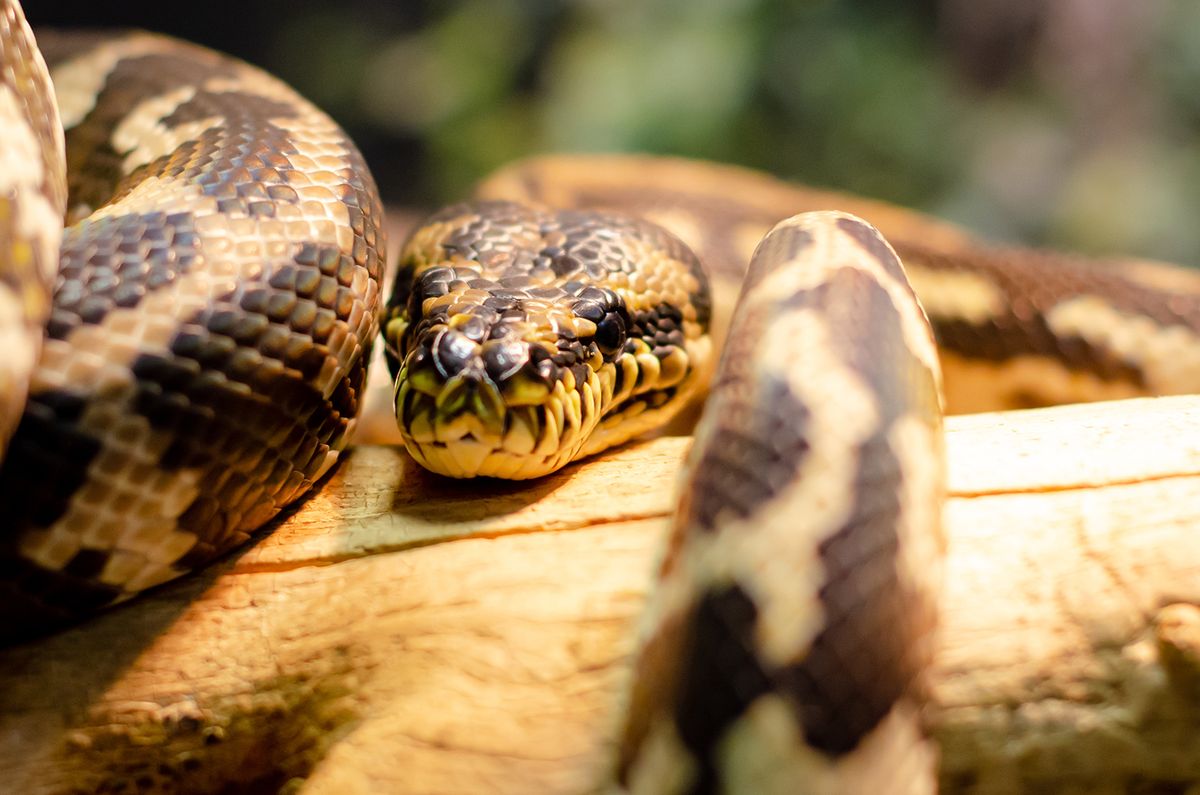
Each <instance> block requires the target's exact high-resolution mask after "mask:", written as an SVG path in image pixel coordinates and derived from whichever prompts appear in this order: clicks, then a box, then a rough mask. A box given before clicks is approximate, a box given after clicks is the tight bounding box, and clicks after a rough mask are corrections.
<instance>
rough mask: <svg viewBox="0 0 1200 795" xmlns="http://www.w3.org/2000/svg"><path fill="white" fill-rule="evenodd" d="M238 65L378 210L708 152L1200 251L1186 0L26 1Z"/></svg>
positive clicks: (1199, 84)
mask: <svg viewBox="0 0 1200 795" xmlns="http://www.w3.org/2000/svg"><path fill="white" fill-rule="evenodd" d="M26 12H27V14H28V16H29V18H30V20H31V21H32V22H33V23H34V24H35V25H56V26H64V25H69V26H110V27H112V26H116V27H120V26H137V27H143V28H147V29H151V30H159V31H164V32H169V33H173V34H175V35H178V36H182V37H184V38H188V39H192V40H194V41H198V42H200V43H203V44H207V45H209V46H212V47H215V48H218V49H221V50H225V51H227V52H230V53H233V54H235V55H238V56H240V57H242V58H245V59H246V60H249V61H251V62H253V63H256V64H259V65H261V66H263V67H265V68H266V69H268V70H269V71H271V72H274V73H275V74H277V75H279V76H281V77H283V78H284V79H285V80H287V81H288V82H290V83H291V84H292V85H294V86H295V87H296V88H297V89H299V90H300V91H301V92H302V93H304V94H305V95H307V96H308V97H309V98H311V99H312V100H314V101H315V102H317V103H318V104H319V105H321V106H322V107H324V108H325V109H326V110H327V111H329V112H330V113H331V114H332V115H333V116H334V117H335V118H337V119H338V121H339V122H341V123H342V125H343V126H345V127H346V128H347V129H348V130H349V131H350V133H351V135H352V136H353V137H354V138H355V140H356V141H357V142H358V143H359V145H360V146H361V147H362V148H363V150H364V152H365V153H366V155H367V158H368V161H369V162H370V163H371V165H372V168H373V170H374V171H375V174H376V177H377V179H378V181H379V183H380V185H381V187H382V189H383V191H384V193H385V196H386V198H387V199H388V200H389V201H392V202H399V203H404V204H413V205H421V206H430V205H433V204H436V203H438V202H442V201H446V200H449V199H453V198H455V197H457V196H460V195H461V194H462V193H463V192H464V191H465V190H466V188H467V186H469V185H470V184H471V182H473V181H474V180H475V179H477V178H479V177H480V176H481V175H483V174H485V173H486V172H487V171H488V170H490V169H492V168H494V167H495V166H497V165H499V164H500V163H503V162H505V161H507V160H510V159H512V158H514V157H518V156H520V155H523V154H528V153H531V152H537V151H548V150H640V151H653V152H668V153H676V154H683V155H692V156H697V157H708V158H716V159H721V160H728V161H733V162H738V163H744V164H747V165H752V166H756V167H759V168H765V169H768V170H770V171H773V172H775V173H777V174H779V175H782V176H786V177H790V178H794V179H799V180H803V181H806V182H810V183H814V184H819V185H824V186H830V187H836V188H841V189H845V190H850V191H855V192H859V193H864V194H868V195H873V196H878V197H881V198H885V199H890V200H893V201H897V202H901V203H904V204H908V205H911V206H915V207H919V208H922V209H926V210H929V211H931V212H934V213H937V214H940V215H943V216H946V217H949V218H951V219H954V220H957V221H960V222H963V223H966V224H968V225H970V226H972V227H974V228H976V229H978V230H980V231H981V232H983V233H985V234H987V235H990V236H992V237H995V238H1001V239H1007V240H1023V241H1028V242H1037V243H1050V244H1054V245H1060V246H1066V247H1073V248H1079V249H1083V250H1086V251H1092V252H1126V253H1138V254H1143V255H1147V256H1158V257H1163V258H1169V259H1176V260H1180V261H1185V262H1189V263H1192V262H1198V261H1200V223H1197V219H1198V218H1200V4H1197V3H1191V2H1188V0H1138V2H1129V0H1055V2H1042V0H920V1H919V2H909V3H903V2H899V3H898V2H883V1H882V0H812V1H811V2H780V1H779V0H775V1H772V0H724V1H722V0H678V1H677V2H676V1H671V2H668V1H666V0H663V1H662V2H639V1H638V0H576V2H552V1H551V0H541V1H540V2H506V1H505V0H500V1H499V2H492V1H485V0H459V1H450V0H447V1H446V2H394V3H392V2H384V1H383V0H343V2H338V3H330V2H315V1H314V0H295V1H294V2H279V0H258V1H248V2H243V3H236V4H235V3H204V2H195V1H194V0H189V2H165V1H163V0H160V1H159V2H121V3H95V2H93V3H83V2H55V1H54V0H45V1H44V2H29V3H28V4H27V7H26Z"/></svg>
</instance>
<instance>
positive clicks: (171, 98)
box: [0, 2, 383, 637]
mask: <svg viewBox="0 0 1200 795" xmlns="http://www.w3.org/2000/svg"><path fill="white" fill-rule="evenodd" d="M3 12H4V24H5V27H4V29H3V34H4V36H3V43H2V44H0V46H2V47H3V54H4V57H5V67H6V69H5V76H6V78H7V91H6V93H4V94H3V96H5V97H10V100H11V96H18V97H20V96H30V95H29V89H30V86H31V83H32V84H33V85H40V86H41V87H43V88H44V86H45V80H44V79H42V80H33V81H31V80H30V79H29V78H28V77H25V76H23V75H22V74H20V73H18V72H16V71H14V68H15V66H16V65H18V64H20V65H21V66H20V67H19V68H25V69H30V70H32V69H33V67H34V66H36V65H38V61H37V59H22V58H19V57H18V56H20V55H22V54H23V53H26V52H32V49H33V48H32V39H30V38H29V32H28V30H27V29H26V28H25V25H24V20H23V18H22V16H21V12H20V9H19V7H17V6H16V5H15V4H14V3H11V2H6V3H4V4H3ZM39 43H40V44H41V47H42V51H43V53H45V55H46V60H47V61H48V62H49V64H50V66H51V69H52V72H53V77H54V82H55V89H56V93H57V98H58V108H59V112H60V113H61V116H62V126H63V128H65V130H66V148H65V163H66V164H67V165H68V166H69V168H68V173H69V179H68V181H67V182H66V183H64V184H61V185H60V184H59V183H58V182H57V181H56V180H57V177H56V175H61V174H62V172H63V162H64V153H63V151H62V149H61V145H62V141H61V137H60V138H59V139H58V140H57V141H56V140H55V139H54V137H53V136H51V137H49V138H48V139H43V140H47V141H49V142H52V143H47V144H45V145H44V147H43V149H42V150H41V152H42V154H43V158H42V166H41V172H40V173H41V177H40V179H41V180H42V181H43V182H44V183H45V184H46V185H48V186H51V187H47V188H45V189H43V190H41V191H39V192H37V193H35V194H34V196H35V198H36V199H37V201H36V202H32V200H30V199H27V198H25V193H27V191H26V192H18V191H17V188H24V187H25V186H22V185H15V186H14V185H10V186H9V189H10V191H12V194H13V195H20V196H21V197H22V198H20V199H19V200H17V201H19V202H20V203H19V204H17V205H15V210H14V211H13V213H12V217H14V218H15V219H16V223H15V224H14V229H12V230H10V231H13V232H15V233H16V234H14V236H13V237H11V238H10V239H9V240H8V242H6V244H5V248H4V251H5V253H6V254H7V255H8V256H9V257H11V261H10V263H8V264H11V263H13V262H15V263H16V264H20V263H21V262H22V261H23V260H24V259H27V252H28V251H29V250H31V249H32V250H33V251H36V252H37V257H38V262H40V263H41V264H42V265H43V266H44V263H45V258H46V257H47V256H48V255H47V254H46V253H45V252H46V250H48V249H49V247H50V240H51V237H52V236H53V235H57V234H58V232H57V231H55V232H54V233H48V232H42V231H39V232H38V233H37V234H38V236H37V237H34V238H26V237H24V236H22V233H23V232H24V231H25V229H27V228H35V229H36V228H38V227H36V225H35V223H34V222H35V221H43V222H44V221H45V220H46V219H47V218H49V219H51V220H53V221H54V228H55V230H61V228H62V223H61V220H60V219H61V217H62V215H63V200H64V190H63V189H64V188H69V191H67V193H68V194H69V203H70V208H69V217H71V218H78V219H79V220H77V221H76V222H75V223H73V224H72V225H71V226H69V227H68V228H67V229H66V231H65V232H64V233H62V247H61V253H60V254H58V260H59V267H58V272H57V280H56V281H55V282H54V293H53V301H52V302H47V301H46V300H45V299H44V298H43V297H42V295H41V294H38V293H36V292H34V290H33V285H32V283H29V282H22V285H23V286H22V287H19V288H15V289H14V288H13V287H12V286H11V285H12V284H13V283H14V282H15V279H16V278H17V276H18V275H19V274H16V273H15V272H14V273H12V274H6V275H5V278H6V284H7V285H10V286H9V287H8V290H7V291H6V292H5V293H4V296H5V299H4V300H6V301H8V302H9V303H10V304H12V305H13V306H14V307H17V308H21V307H23V308H24V309H25V315H26V316H27V317H28V318H30V321H29V322H34V321H36V322H39V323H40V322H42V321H45V324H46V325H45V334H44V340H43V341H42V347H41V354H40V358H39V360H38V362H37V364H36V366H35V367H34V368H33V370H32V373H31V375H30V376H29V395H28V400H27V401H26V403H25V406H24V411H23V413H22V414H20V419H19V421H18V422H16V425H15V430H14V431H13V433H12V437H11V439H10V440H9V443H8V451H7V454H6V455H5V458H4V462H3V465H2V466H0V504H3V505H4V510H5V532H4V533H3V534H2V535H0V593H2V594H3V597H2V598H0V627H3V630H4V634H5V635H6V636H9V637H12V636H14V635H21V634H26V633H28V632H37V631H44V629H45V628H46V627H47V626H48V625H50V624H51V623H52V622H54V621H55V620H61V619H63V618H65V617H69V616H72V615H78V614H80V613H84V612H87V611H89V610H93V609H95V608H97V607H100V606H103V605H106V604H109V603H112V602H114V601H118V600H121V599H123V598H126V597H127V596H130V595H132V594H135V593H137V592H139V591H141V590H144V589H145V588H147V587H150V586H152V585H155V584H158V583H161V582H163V581H165V580H168V579H171V578H173V577H176V576H178V575H179V574H181V573H183V572H186V571H189V570H192V569H194V568H195V567H197V566H199V565H201V564H203V563H204V562H206V561H208V560H211V559H212V558H213V557H215V556H216V555H218V554H220V553H221V552H223V551H226V550H228V549H230V548H232V547H233V546H235V545H237V544H239V543H241V542H242V541H244V540H245V539H246V538H247V537H248V534H249V533H250V531H252V530H253V529H255V528H257V527H258V526H260V525H261V524H262V523H263V522H265V521H266V520H267V519H270V518H271V517H272V516H274V515H275V514H276V513H277V512H278V511H279V510H280V509H281V508H283V507H284V506H285V505H287V504H288V503H289V502H290V501H292V500H294V499H296V498H297V497H299V496H300V495H302V494H303V493H304V492H305V491H306V490H308V488H309V487H310V486H311V485H312V483H313V482H314V481H316V480H317V479H318V478H319V477H320V476H321V474H322V473H323V472H325V471H326V470H327V469H328V468H329V466H330V465H332V463H333V462H334V460H335V459H336V457H337V452H338V450H340V449H341V448H342V447H343V446H344V444H345V442H346V439H347V438H348V435H349V433H350V431H351V430H352V428H353V425H354V418H355V416H356V414H357V412H358V408H359V400H360V391H361V388H362V385H363V380H364V377H365V367H366V361H367V355H366V354H367V351H368V349H369V347H370V345H371V341H372V338H373V337H374V334H375V332H376V328H377V305H378V301H379V278H380V275H381V273H382V270H383V261H382V260H383V241H382V238H381V236H380V232H379V227H378V224H379V221H380V216H381V209H380V204H379V199H378V196H377V194H376V190H375V187H374V184H373V183H372V180H371V177H370V174H369V173H368V172H367V169H366V167H365V165H364V164H363V162H362V160H361V158H360V156H359V154H358V152H357V151H356V150H355V148H354V146H353V144H351V143H350V141H349V140H348V139H347V138H346V136H345V134H344V133H342V131H341V130H340V129H338V127H337V126H336V125H335V124H334V123H333V122H332V121H330V119H329V118H328V117H326V116H325V115H324V114H322V113H321V112H320V111H318V110H317V109H315V108H314V107H313V106H312V105H310V104H309V103H307V102H306V101H304V100H303V99H301V98H300V97H298V96H297V95H296V94H295V93H293V92H292V91H291V90H290V89H288V88H287V87H286V86H284V85H283V84H281V83H279V82H278V81H276V80H275V79H273V78H271V77H268V76H267V75H265V74H263V73H262V72H259V71H258V70H256V69H253V68H251V67H249V66H247V65H245V64H242V63H239V62H236V61H233V60H232V59H229V58H224V57H221V56H217V55H216V54H214V53H211V52H209V51H207V50H203V49H200V48H197V47H193V46H190V45H185V44H182V43H180V42H177V41H173V40H169V39H166V38H163V37H159V36H151V35H148V34H139V33H134V34H128V35H122V36H115V37H114V36H95V35H84V34H78V35H61V36H43V37H42V38H41V39H40V41H39ZM31 96H32V97H34V98H32V99H30V100H28V103H29V104H28V107H29V108H31V109H32V110H33V112H32V113H27V114H26V116H28V117H32V120H33V121H34V123H35V124H34V127H35V129H36V128H37V127H39V126H40V127H46V128H49V127H50V124H49V123H48V121H47V118H48V116H49V115H50V113H49V112H48V111H47V108H50V107H52V105H50V104H49V103H48V102H46V101H45V97H46V96H48V95H47V94H45V93H42V94H33V95H31ZM38 96H40V97H42V99H40V100H39V99H37V98H36V97H38ZM39 103H41V104H39ZM14 104H16V103H13V102H11V101H8V102H7V105H8V106H9V107H11V106H13V105H14ZM18 109H19V105H18ZM19 122H20V119H9V120H6V121H5V125H6V129H8V128H9V127H11V126H15V125H17V124H18V123H19ZM60 135H61V134H60ZM30 137H31V139H32V135H31V136H30ZM35 151H37V150H35ZM30 154H32V153H28V152H21V153H14V154H13V155H12V157H13V158H17V157H22V158H26V159H27V160H26V162H25V167H26V168H27V169H29V170H33V169H34V161H33V160H31V159H28V158H29V157H30ZM13 171H15V169H14V170H11V171H10V170H6V171H5V176H6V177H8V176H9V175H10V174H12V173H13ZM28 181H31V182H33V184H34V186H36V185H37V184H38V183H37V181H36V180H32V179H30V180H28ZM10 201H11V200H10ZM31 202H32V203H33V209H30V204H31ZM39 269H40V270H44V268H39ZM10 270H13V271H15V269H10ZM42 283H44V284H49V279H44V280H43V281H42ZM25 285H29V286H25ZM21 291H23V292H21ZM10 308H11V307H10ZM13 315H14V313H13V312H9V313H8V317H6V320H8V319H9V318H11V317H12V316H13ZM6 364H8V362H6ZM21 378H22V376H21V374H20V373H19V372H18V371H16V370H15V369H14V370H13V371H11V375H10V376H8V379H9V383H12V384H16V383H17V382H18V381H19V380H20V379H21ZM14 393H15V389H13V390H10V391H8V392H6V397H11V396H12V395H14ZM10 402H11V401H10ZM8 419H9V418H6V420H8ZM10 427H11V426H10Z"/></svg>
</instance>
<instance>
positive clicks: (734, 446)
mask: <svg viewBox="0 0 1200 795" xmlns="http://www.w3.org/2000/svg"><path fill="white" fill-rule="evenodd" d="M709 400H710V401H711V402H712V405H711V407H710V409H709V410H710V411H713V412H717V416H720V417H721V418H722V422H721V423H720V424H719V425H718V426H717V428H716V429H715V431H714V432H713V433H712V435H711V436H710V437H709V438H708V441H707V444H705V446H704V451H703V452H702V453H701V454H700V457H699V458H698V459H697V460H696V464H695V467H694V468H693V472H692V479H691V483H690V485H689V486H688V488H687V489H686V491H685V493H684V495H683V496H682V498H681V501H680V508H679V519H678V521H679V522H681V523H684V524H686V525H687V526H689V527H695V528H697V529H698V530H702V531H708V530H713V529H715V528H716V527H717V526H718V525H719V523H720V522H719V520H720V518H721V516H722V515H723V514H724V515H726V518H729V517H736V518H739V519H745V518H747V517H749V516H752V515H753V514H755V513H758V512H760V511H761V512H764V513H765V512H769V511H770V510H771V505H770V503H771V500H772V499H773V498H774V497H775V495H777V494H778V493H779V492H780V491H781V490H783V489H784V488H786V487H787V485H788V484H789V483H791V482H792V481H793V480H794V479H795V476H796V473H797V472H799V470H800V467H801V466H802V465H803V463H804V460H805V458H806V457H807V455H808V452H809V443H808V437H807V434H808V431H809V421H810V418H811V415H810V412H809V410H808V407H807V406H805V405H804V404H803V403H801V402H800V400H799V399H798V398H797V397H796V396H795V395H794V394H793V393H792V391H791V389H790V388H789V387H788V384H787V382H786V381H783V380H781V379H778V378H776V377H774V376H762V377H761V378H760V381H759V382H758V383H753V382H749V381H746V380H736V381H735V380H733V379H728V380H724V379H723V380H722V382H721V383H720V384H718V385H717V386H716V387H714V389H713V393H712V394H711V395H710V396H709Z"/></svg>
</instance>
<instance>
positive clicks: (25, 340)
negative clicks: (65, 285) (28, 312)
mask: <svg viewBox="0 0 1200 795" xmlns="http://www.w3.org/2000/svg"><path fill="white" fill-rule="evenodd" d="M40 336H41V332H40V330H34V329H30V328H29V327H28V326H27V325H26V321H25V307H24V305H23V304H22V303H21V300H20V298H19V297H18V296H16V295H14V294H13V292H12V291H11V290H9V289H8V286H7V285H0V351H3V352H4V367H3V368H0V386H5V387H6V391H3V392H0V395H2V396H3V397H4V399H5V400H6V401H7V400H8V399H9V398H10V397H15V398H16V400H17V402H19V401H20V399H21V398H20V397H19V396H16V395H15V394H14V393H13V392H10V391H7V389H8V388H10V385H8V384H6V383H4V380H3V379H4V376H5V375H7V374H16V373H20V374H21V378H22V379H24V378H25V377H27V375H28V373H29V372H30V371H32V370H33V365H34V351H35V350H36V346H35V345H34V344H33V343H34V342H36V340H37V338H38V337H40ZM22 389H23V387H22ZM22 394H24V393H23V392H22ZM0 416H2V415H0Z"/></svg>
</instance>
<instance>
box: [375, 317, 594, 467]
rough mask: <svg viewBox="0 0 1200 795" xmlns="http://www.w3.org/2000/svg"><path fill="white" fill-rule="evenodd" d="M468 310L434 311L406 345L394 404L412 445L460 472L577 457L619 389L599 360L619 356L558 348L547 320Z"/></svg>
mask: <svg viewBox="0 0 1200 795" xmlns="http://www.w3.org/2000/svg"><path fill="white" fill-rule="evenodd" d="M463 316H464V315H463V314H459V315H456V316H453V317H449V318H443V317H440V316H439V317H437V318H436V319H437V321H438V322H436V323H432V324H430V323H428V322H427V321H429V320H430V318H426V319H425V321H423V322H419V323H417V324H416V325H415V326H413V327H412V329H413V331H414V335H413V338H412V339H410V340H408V341H407V344H402V348H407V350H408V353H407V355H406V356H405V357H404V361H403V365H402V366H401V368H400V371H399V373H398V374H397V378H396V388H395V403H396V416H397V420H398V422H399V425H400V430H401V435H402V437H403V439H404V442H405V445H406V447H407V448H408V450H409V452H410V453H411V454H412V455H413V457H414V458H416V459H417V461H418V462H420V463H421V464H422V465H423V466H425V467H427V468H428V469H430V470H432V471H434V472H437V473H438V474H442V475H447V476H450V477H456V478H468V477H476V476H492V477H505V478H511V479H521V478H531V477H538V476H541V475H544V474H547V473H548V472H551V471H553V470H555V469H557V468H559V467H561V466H562V465H563V464H565V463H566V462H568V461H570V460H571V459H572V458H574V457H575V456H576V455H577V454H578V453H579V450H580V448H581V447H582V445H583V444H584V443H585V442H586V441H587V439H588V438H589V436H590V434H591V431H592V430H593V429H594V428H595V427H596V424H597V423H598V422H599V419H600V417H601V415H602V414H603V413H604V409H605V407H606V406H607V401H606V400H605V396H606V395H607V396H611V394H612V390H611V388H609V389H607V390H606V389H605V388H604V386H603V384H604V380H603V379H602V378H601V376H600V375H599V374H598V372H597V368H600V369H608V370H611V369H612V365H611V364H608V363H606V362H605V361H604V357H603V355H601V354H600V353H599V352H598V351H597V350H596V349H595V346H592V345H582V346H577V348H578V349H577V350H575V351H574V352H571V350H563V347H567V348H570V346H563V345H561V344H560V345H558V346H555V347H551V345H550V344H548V343H547V341H546V340H545V339H544V338H545V337H546V329H544V328H542V327H541V324H539V323H515V324H514V323H509V324H504V323H496V324H493V325H491V326H488V325H487V324H483V325H482V327H478V324H474V323H467V322H464V321H462V320H460V318H462V317H463ZM552 325H553V326H555V328H557V331H555V337H556V338H557V339H562V329H561V324H552ZM551 330H552V331H553V330H554V329H551ZM468 333H469V334H470V335H471V336H468ZM568 336H569V335H568ZM552 351H553V352H552ZM611 380H612V379H611V376H610V378H609V381H611Z"/></svg>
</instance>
